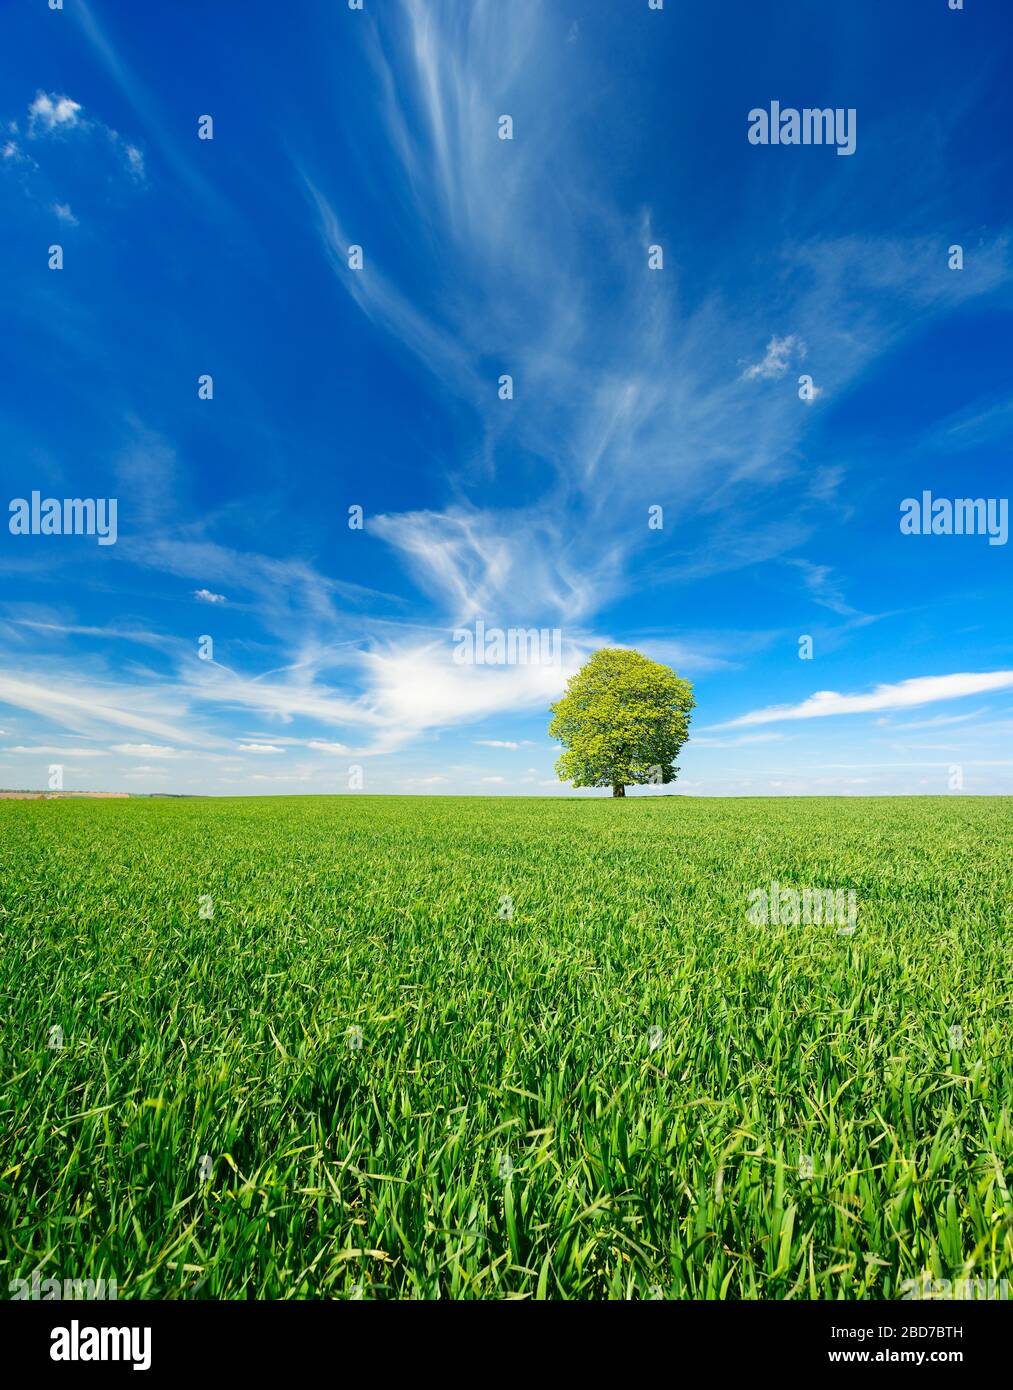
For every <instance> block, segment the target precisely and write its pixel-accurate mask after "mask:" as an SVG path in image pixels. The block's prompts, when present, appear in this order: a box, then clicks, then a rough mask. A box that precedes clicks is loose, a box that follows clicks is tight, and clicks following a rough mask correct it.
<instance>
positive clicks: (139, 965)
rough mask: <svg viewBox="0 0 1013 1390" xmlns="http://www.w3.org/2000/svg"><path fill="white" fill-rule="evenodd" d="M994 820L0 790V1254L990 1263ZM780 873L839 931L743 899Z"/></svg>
mask: <svg viewBox="0 0 1013 1390" xmlns="http://www.w3.org/2000/svg"><path fill="white" fill-rule="evenodd" d="M1011 844H1013V801H1010V800H1008V799H1007V800H1003V799H999V798H994V799H992V798H919V799H913V798H894V799H859V798H855V799H850V798H849V799H787V798H785V799H765V800H758V799H749V800H695V799H689V798H683V797H659V798H643V797H641V798H631V799H627V800H626V801H613V800H612V799H611V798H606V799H593V800H592V799H584V800H580V799H561V800H555V799H500V798H497V799H464V798H439V799H436V798H432V799H426V798H408V797H405V798H396V797H383V798H380V797H372V798H371V797H366V796H363V797H357V796H343V797H334V798H317V797H306V798H284V799H248V800H240V799H235V800H210V799H200V800H187V801H124V802H115V801H111V802H101V801H31V802H29V801H25V802H8V803H0V875H2V878H0V884H2V887H0V932H2V946H3V951H2V965H0V999H2V1017H3V1029H2V1037H0V1044H2V1049H3V1072H2V1090H0V1133H2V1135H3V1138H2V1151H0V1242H2V1244H0V1259H2V1261H3V1264H4V1270H5V1271H6V1275H5V1276H0V1277H2V1278H5V1279H6V1280H7V1281H10V1280H13V1279H15V1278H18V1277H22V1278H27V1277H29V1276H30V1274H31V1271H32V1270H33V1269H34V1268H36V1267H38V1266H40V1265H41V1267H42V1277H44V1278H48V1277H59V1278H79V1279H83V1278H98V1277H103V1276H104V1277H105V1278H107V1279H108V1278H110V1277H113V1278H115V1279H116V1280H117V1282H118V1287H119V1296H120V1298H132V1297H136V1298H143V1297H158V1298H244V1297H251V1296H260V1297H266V1298H321V1297H357V1296H361V1297H364V1298H391V1297H402V1298H403V1297H418V1298H435V1297H451V1298H504V1297H526V1298H538V1297H545V1298H629V1297H634V1298H649V1297H655V1298H657V1297H663V1298H719V1297H726V1298H762V1299H784V1298H794V1299H810V1298H832V1299H836V1298H849V1299H850V1298H890V1297H898V1296H900V1294H901V1293H902V1291H903V1288H904V1281H905V1280H911V1279H918V1278H920V1277H922V1276H924V1275H929V1276H931V1277H933V1278H949V1279H956V1278H960V1277H962V1276H970V1277H977V1278H982V1279H984V1278H1004V1277H1013V1201H1011V1199H1010V1195H1009V1191H1008V1186H1007V1185H1008V1184H1009V1183H1010V1181H1011V1166H1013V1159H1011V1154H1013V1127H1011V1118H1010V1111H1011V1101H1013V1056H1011V1053H1013V1049H1011V1033H1013V1029H1011V1017H1013V1007H1011V993H1013V985H1011V976H1013V970H1011V949H1010V948H1011V944H1013V862H1011V854H1010V849H1011ZM771 880H776V881H777V882H778V883H780V884H781V885H785V886H794V887H796V888H798V889H801V888H803V887H809V886H818V887H824V886H828V887H834V888H844V889H852V890H854V891H855V892H856V895H857V903H858V918H857V928H856V930H855V931H854V932H853V933H852V934H848V933H847V932H846V931H841V930H839V929H838V928H837V927H836V926H834V925H833V924H830V925H823V924H810V925H805V924H799V925H792V924H791V923H787V924H783V923H782V924H778V925H770V926H763V925H754V924H753V923H751V922H750V921H749V920H747V915H746V914H747V896H748V894H749V892H750V890H751V889H754V888H758V887H765V886H766V885H768V884H769V883H770V881H771ZM507 899H509V900H511V901H512V905H513V910H512V915H511V912H510V902H508V901H506V900H507ZM202 902H203V904H204V908H203V910H204V911H205V912H207V911H208V910H210V911H211V912H212V914H213V915H211V916H210V917H208V916H203V917H202V916H201V911H202ZM53 1028H59V1029H62V1033H63V1046H62V1047H56V1046H51V1045H50V1043H51V1042H52V1041H53V1040H54V1039H55V1038H56V1037H57V1036H58V1035H56V1034H51V1032H50V1030H51V1029H53ZM357 1029H361V1047H360V1046H356V1043H357V1042H358V1041H359V1039H360V1034H358V1033H357V1032H356V1031H355V1030H357ZM957 1030H959V1031H957ZM204 1155H207V1156H208V1158H209V1159H210V1168H211V1173H210V1178H209V1179H208V1180H206V1181H202V1179H201V1159H202V1156H204ZM807 1159H808V1160H809V1161H811V1167H812V1176H811V1177H809V1176H807V1175H806V1174H807V1172H808V1166H809V1165H808V1163H807V1161H806V1160H807ZM204 1167H205V1171H206V1169H207V1167H208V1165H207V1164H205V1165H204ZM4 1296H6V1290H5V1291H4Z"/></svg>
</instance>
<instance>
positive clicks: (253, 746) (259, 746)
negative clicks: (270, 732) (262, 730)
mask: <svg viewBox="0 0 1013 1390" xmlns="http://www.w3.org/2000/svg"><path fill="white" fill-rule="evenodd" d="M239 751H240V752H241V753H284V751H285V750H284V748H278V747H277V746H276V745H275V744H273V743H241V744H240V745H239Z"/></svg>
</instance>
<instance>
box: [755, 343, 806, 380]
mask: <svg viewBox="0 0 1013 1390" xmlns="http://www.w3.org/2000/svg"><path fill="white" fill-rule="evenodd" d="M792 357H797V358H798V359H799V360H801V359H802V358H803V357H805V343H803V342H801V341H800V339H798V338H796V337H795V335H794V333H789V334H788V335H787V336H786V337H784V338H778V337H777V336H776V335H775V336H774V337H773V338H771V340H770V342H769V343H768V344H767V351H766V352H765V353H764V354H763V357H762V358H761V360H760V361H759V362H754V363H753V365H752V366H751V367H747V368H746V370H745V371H744V372H743V373H742V375H743V378H744V379H745V380H746V381H756V380H757V379H758V378H761V379H762V380H764V381H773V380H774V379H776V378H777V377H781V376H784V374H785V373H786V372H787V370H788V368H789V367H790V366H791V360H792Z"/></svg>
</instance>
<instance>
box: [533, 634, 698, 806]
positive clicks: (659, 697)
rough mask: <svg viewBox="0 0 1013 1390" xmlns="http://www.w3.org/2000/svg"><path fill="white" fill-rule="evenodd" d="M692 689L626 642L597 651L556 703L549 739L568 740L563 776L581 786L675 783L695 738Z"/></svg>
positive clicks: (621, 792)
mask: <svg viewBox="0 0 1013 1390" xmlns="http://www.w3.org/2000/svg"><path fill="white" fill-rule="evenodd" d="M695 704H696V701H695V700H694V699H693V687H692V686H691V685H690V683H689V681H687V680H684V679H683V678H682V677H681V676H678V675H676V673H675V672H674V671H673V670H672V669H671V667H669V666H662V665H661V663H660V662H657V661H651V660H650V659H649V658H648V657H646V656H644V655H643V654H642V653H640V652H638V651H633V650H632V649H631V648H627V647H602V648H601V649H600V650H599V651H596V652H594V653H592V655H591V656H590V657H589V658H588V660H587V661H586V662H585V664H584V665H583V666H582V667H581V668H580V670H579V671H578V672H577V674H576V675H574V676H571V677H570V679H569V681H568V682H567V686H566V694H565V695H563V696H562V697H561V698H560V699H559V700H557V701H556V703H555V704H554V705H551V706H550V712H551V714H552V715H553V719H552V723H551V724H550V725H549V736H550V737H551V738H554V739H557V740H558V741H559V742H560V743H561V744H562V745H563V750H564V751H563V754H562V756H561V757H560V758H559V760H558V761H557V763H556V772H557V773H558V774H559V777H560V780H561V781H566V782H572V783H573V785H574V786H575V787H611V788H612V795H613V796H625V795H626V788H627V787H628V786H642V785H644V784H645V783H652V784H657V783H666V782H674V781H675V777H676V774H677V773H678V771H679V769H678V768H677V767H676V766H675V759H676V758H677V757H678V755H679V750H680V749H681V748H682V746H683V744H684V743H685V742H686V740H687V738H688V737H689V720H690V713H691V711H692V709H693V708H694V706H695Z"/></svg>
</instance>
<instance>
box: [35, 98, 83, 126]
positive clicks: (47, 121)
mask: <svg viewBox="0 0 1013 1390" xmlns="http://www.w3.org/2000/svg"><path fill="white" fill-rule="evenodd" d="M81 110H82V107H81V104H80V102H77V101H71V99H70V97H66V96H57V95H56V93H55V92H54V93H53V94H52V95H49V94H48V93H46V92H38V93H36V96H35V100H34V101H33V102H32V104H31V106H29V108H28V133H29V134H30V135H34V134H35V133H36V131H37V130H38V128H39V127H40V126H41V127H42V129H43V130H44V131H47V132H48V131H51V130H57V129H60V130H73V128H74V127H75V126H76V125H79V124H80V119H79V118H80V113H81Z"/></svg>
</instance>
